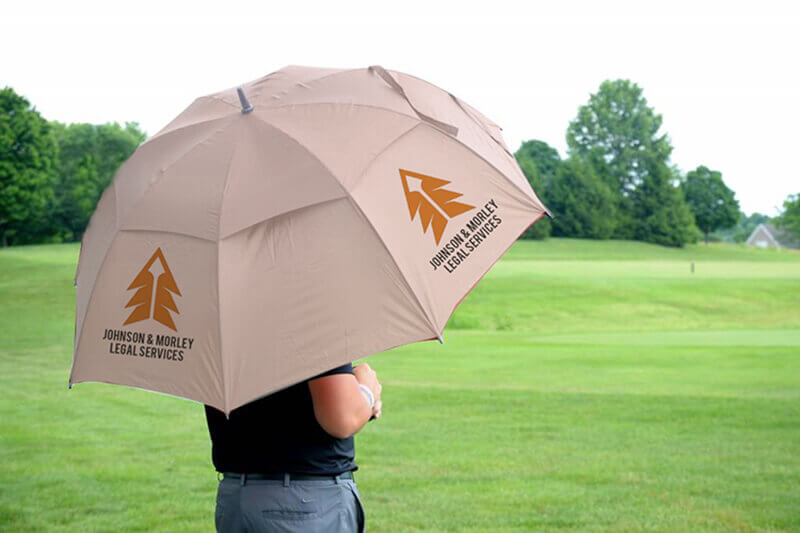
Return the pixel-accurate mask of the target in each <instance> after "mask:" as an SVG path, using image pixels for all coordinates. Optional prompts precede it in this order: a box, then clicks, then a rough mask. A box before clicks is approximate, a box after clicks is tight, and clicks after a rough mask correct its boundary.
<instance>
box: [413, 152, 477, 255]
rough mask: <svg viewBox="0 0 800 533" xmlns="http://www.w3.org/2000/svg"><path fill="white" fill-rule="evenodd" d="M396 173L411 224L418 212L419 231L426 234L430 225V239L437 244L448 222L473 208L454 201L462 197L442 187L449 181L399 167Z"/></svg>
mask: <svg viewBox="0 0 800 533" xmlns="http://www.w3.org/2000/svg"><path fill="white" fill-rule="evenodd" d="M399 170H400V181H402V183H403V190H404V191H405V193H406V202H407V203H408V212H409V214H410V215H411V220H412V221H413V220H414V217H415V215H416V214H417V213H419V220H420V223H421V224H422V232H423V233H427V232H428V226H432V227H433V238H434V240H435V241H436V244H437V245H438V244H439V241H440V240H442V234H443V233H444V230H445V228H446V227H447V223H448V222H449V221H450V219H452V218H455V217H457V216H458V215H460V214H462V213H466V212H467V211H469V210H471V209H475V206H474V205H469V204H464V203H461V202H455V201H454V200H455V199H456V198H458V197H459V196H463V195H462V194H461V193H458V192H454V191H451V190H448V189H446V188H444V186H445V185H447V184H448V183H450V182H449V181H448V180H443V179H439V178H434V177H433V176H427V175H425V174H420V173H418V172H412V171H410V170H404V169H402V168H401V169H399Z"/></svg>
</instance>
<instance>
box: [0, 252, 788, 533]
mask: <svg viewBox="0 0 800 533" xmlns="http://www.w3.org/2000/svg"><path fill="white" fill-rule="evenodd" d="M77 253H78V247H77V245H52V246H35V247H23V248H16V249H7V250H0V302H2V304H1V305H2V307H1V308H0V462H1V464H2V469H1V470H0V476H1V478H2V479H0V528H1V529H7V530H10V531H37V530H42V531H45V530H46V531H92V530H113V531H211V530H212V529H213V508H214V496H215V489H216V475H215V473H214V471H213V468H212V466H211V460H210V443H209V440H208V434H207V430H206V427H205V419H204V416H203V409H202V407H201V406H200V405H198V404H194V403H191V402H187V401H182V400H178V399H174V398H169V397H164V396H160V395H157V394H153V393H148V392H144V391H139V390H132V389H126V388H123V387H115V386H111V385H103V384H94V383H90V384H79V385H76V386H75V387H74V388H73V389H72V390H67V378H68V374H69V367H70V362H71V356H72V354H71V347H72V334H73V327H74V316H73V313H74V307H73V305H74V289H73V287H72V276H73V274H74V267H75V261H76V259H77ZM692 261H694V262H695V273H694V274H692V273H691V272H690V264H691V262H692ZM444 338H445V344H444V345H443V346H440V345H438V344H437V343H431V342H429V343H423V344H418V345H413V346H406V347H402V348H398V349H395V350H392V351H390V352H387V353H385V354H380V355H377V356H374V357H371V358H370V359H369V362H370V363H371V364H372V365H373V366H374V367H375V368H376V370H377V371H378V375H379V376H380V377H381V379H382V381H383V383H384V417H383V418H382V419H381V420H380V421H378V422H376V423H373V424H370V425H369V426H368V427H367V428H366V429H365V431H364V432H363V433H361V434H359V436H358V437H357V439H356V450H357V462H358V463H359V465H360V467H361V468H360V470H359V471H358V472H357V480H358V483H359V486H360V487H361V492H362V495H363V497H364V500H365V506H366V510H367V515H368V517H367V524H368V529H369V530H370V531H373V532H395V531H461V530H469V531H529V530H556V529H559V530H562V529H563V530H575V531H634V530H661V531H774V530H800V253H797V252H788V251H782V252H774V251H766V250H749V249H746V248H744V247H734V246H724V245H712V246H702V245H699V246H693V247H689V248H688V249H685V250H673V249H665V248H660V247H656V246H650V245H645V244H640V243H630V242H588V241H574V240H558V239H554V240H550V241H547V242H544V243H532V242H520V243H517V244H516V245H514V247H513V248H512V249H511V251H510V252H509V253H508V254H507V255H506V256H505V257H504V259H503V260H502V261H501V262H500V263H498V265H497V266H496V267H495V268H494V269H493V270H492V271H491V272H490V273H489V274H488V275H487V276H486V277H485V278H484V279H483V281H481V283H480V284H479V285H478V287H477V288H476V289H475V290H474V291H473V292H472V293H471V294H470V296H468V297H467V298H466V299H465V301H464V303H463V304H462V305H461V307H459V309H458V311H457V312H456V314H455V315H454V317H453V318H452V319H451V320H450V323H449V325H448V328H447V330H446V332H445V335H444ZM276 438H280V435H276Z"/></svg>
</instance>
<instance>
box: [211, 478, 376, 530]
mask: <svg viewBox="0 0 800 533" xmlns="http://www.w3.org/2000/svg"><path fill="white" fill-rule="evenodd" d="M214 522H215V524H216V526H217V531H218V532H220V533H240V532H253V533H254V532H261V531H265V532H267V531H268V532H273V531H275V532H287V533H288V532H311V531H313V532H317V531H320V532H328V531H330V532H342V533H344V532H347V533H363V532H364V531H366V529H365V517H364V509H363V507H362V506H361V496H360V494H359V493H358V488H357V487H356V483H355V481H353V480H352V479H334V478H333V477H330V478H321V479H313V480H291V479H290V480H289V481H288V482H285V481H277V480H251V479H247V480H246V481H244V482H242V481H241V480H239V479H236V478H232V477H231V478H225V479H223V480H222V481H220V482H219V488H218V489H217V509H216V512H215V514H214Z"/></svg>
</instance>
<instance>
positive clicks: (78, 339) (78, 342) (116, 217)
mask: <svg viewBox="0 0 800 533" xmlns="http://www.w3.org/2000/svg"><path fill="white" fill-rule="evenodd" d="M109 187H113V189H112V191H113V193H114V233H113V237H111V242H109V243H108V247H107V248H106V251H105V252H104V253H103V260H102V261H100V266H99V267H98V268H97V273H96V274H95V277H94V281H93V282H92V290H91V291H89V298H88V299H87V300H86V309H85V310H84V311H83V317H82V318H81V332H80V335H79V336H77V337H76V339H75V346H74V348H73V352H72V365H70V368H69V384H70V385H71V384H72V383H73V382H72V372H73V371H74V370H75V361H76V360H77V359H78V357H77V356H78V348H79V347H80V345H81V339H83V333H84V331H85V330H86V328H85V326H86V317H87V316H88V315H89V308H90V307H91V305H92V298H94V290H95V288H96V287H97V278H98V276H100V272H102V271H103V267H104V266H105V264H106V260H107V259H108V252H109V251H110V250H111V247H112V246H114V241H116V240H117V235H118V234H119V208H118V207H117V186H116V182H115V181H112V182H111V184H110V185H109ZM91 218H94V213H93V214H92V217H91ZM91 218H90V219H89V223H91ZM87 228H88V226H87ZM84 233H85V232H84ZM81 240H83V239H81ZM78 259H80V256H79V257H78ZM76 281H77V276H76ZM77 302H78V299H77V298H76V299H75V305H76V307H77V305H78V303H77ZM75 325H76V326H77V317H76V322H75Z"/></svg>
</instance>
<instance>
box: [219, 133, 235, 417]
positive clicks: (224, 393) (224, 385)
mask: <svg viewBox="0 0 800 533" xmlns="http://www.w3.org/2000/svg"><path fill="white" fill-rule="evenodd" d="M238 148H239V145H238V144H237V143H234V144H233V150H231V157H230V159H228V169H227V170H226V171H225V183H224V184H223V186H222V194H221V195H220V202H219V223H218V227H217V332H218V333H217V335H218V337H219V364H220V372H221V374H222V404H223V407H222V408H223V411H224V412H225V418H228V417H230V410H229V409H228V406H229V405H230V404H229V402H228V395H229V392H230V391H229V387H228V386H227V382H226V381H225V375H226V373H225V358H224V357H223V356H222V296H221V293H220V290H219V285H220V277H219V272H220V268H219V265H220V262H219V256H220V254H219V249H220V245H221V243H222V205H223V203H224V202H225V191H226V190H227V189H228V180H229V179H230V177H231V168H233V160H234V158H235V157H236V152H237V151H238Z"/></svg>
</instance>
